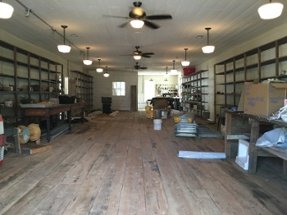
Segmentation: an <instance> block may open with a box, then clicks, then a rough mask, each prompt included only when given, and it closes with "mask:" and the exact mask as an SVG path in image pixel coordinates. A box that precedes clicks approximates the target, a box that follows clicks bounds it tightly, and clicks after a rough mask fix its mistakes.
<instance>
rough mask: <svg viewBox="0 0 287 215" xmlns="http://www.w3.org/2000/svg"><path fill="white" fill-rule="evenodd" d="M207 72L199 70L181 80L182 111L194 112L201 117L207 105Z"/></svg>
mask: <svg viewBox="0 0 287 215" xmlns="http://www.w3.org/2000/svg"><path fill="white" fill-rule="evenodd" d="M207 80H208V71H207V70H200V71H198V72H196V73H194V74H192V75H190V76H187V77H183V79H182V107H183V110H184V111H187V112H190V111H194V112H195V114H196V115H198V116H200V117H203V116H204V112H207V108H206V106H207V104H208V98H207V97H208V92H207V89H208V82H207Z"/></svg>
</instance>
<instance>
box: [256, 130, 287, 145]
mask: <svg viewBox="0 0 287 215" xmlns="http://www.w3.org/2000/svg"><path fill="white" fill-rule="evenodd" d="M286 135H287V132H286V129H285V128H275V129H273V130H271V131H267V132H265V133H264V134H263V135H262V136H261V137H259V138H258V139H257V141H256V146H262V147H272V146H275V145H276V144H278V143H285V142H287V138H286Z"/></svg>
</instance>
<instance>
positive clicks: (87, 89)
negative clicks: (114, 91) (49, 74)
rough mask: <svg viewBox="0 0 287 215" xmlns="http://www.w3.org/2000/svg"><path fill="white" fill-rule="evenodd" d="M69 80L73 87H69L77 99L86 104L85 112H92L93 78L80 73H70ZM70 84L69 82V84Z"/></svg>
mask: <svg viewBox="0 0 287 215" xmlns="http://www.w3.org/2000/svg"><path fill="white" fill-rule="evenodd" d="M69 78H70V80H71V81H72V82H73V86H70V87H69V91H70V89H71V90H73V93H72V94H74V95H75V96H76V97H77V98H78V99H80V100H81V101H84V102H85V103H86V108H85V109H86V111H88V112H89V111H92V110H93V76H91V75H88V74H86V73H84V72H80V71H71V72H70V77H69ZM70 83H71V82H70Z"/></svg>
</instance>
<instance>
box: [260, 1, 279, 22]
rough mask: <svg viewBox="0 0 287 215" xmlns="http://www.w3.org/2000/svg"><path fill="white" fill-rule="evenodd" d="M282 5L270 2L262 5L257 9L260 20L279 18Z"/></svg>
mask: <svg viewBox="0 0 287 215" xmlns="http://www.w3.org/2000/svg"><path fill="white" fill-rule="evenodd" d="M283 8H284V5H283V4H282V3H279V2H270V3H267V4H263V5H261V6H260V7H259V8H258V10H257V11H258V14H259V16H260V18H261V19H275V18H277V17H279V16H281V14H282V11H283Z"/></svg>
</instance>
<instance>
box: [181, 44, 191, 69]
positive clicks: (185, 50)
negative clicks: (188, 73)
mask: <svg viewBox="0 0 287 215" xmlns="http://www.w3.org/2000/svg"><path fill="white" fill-rule="evenodd" d="M187 50H188V48H185V49H184V60H183V61H181V65H182V66H189V64H190V61H188V60H186V52H187Z"/></svg>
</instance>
